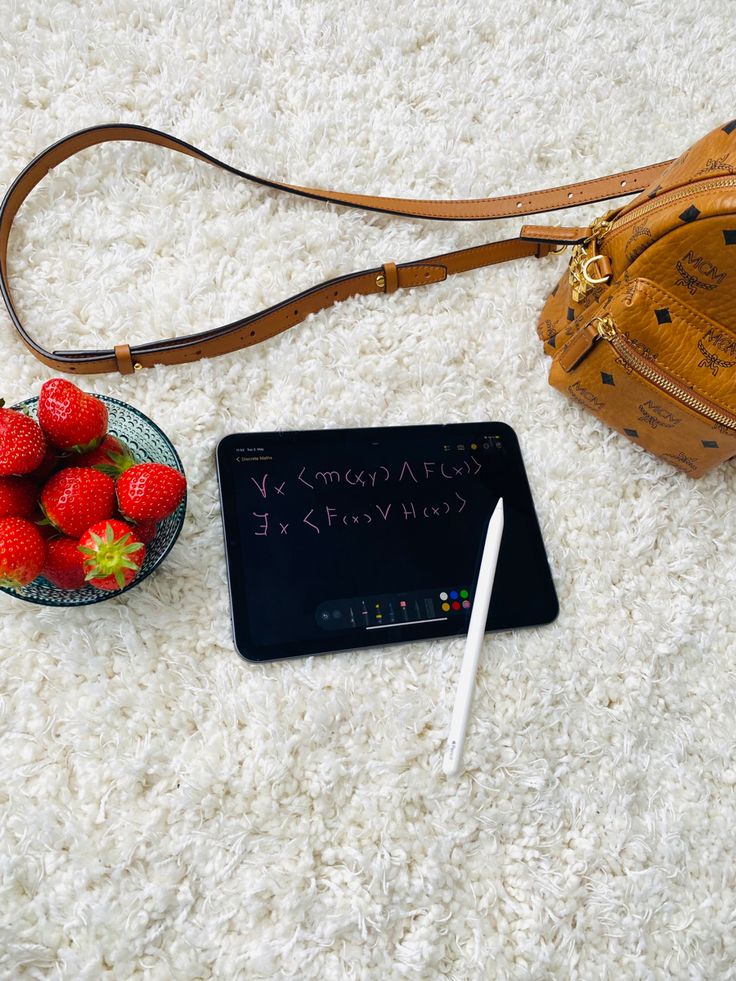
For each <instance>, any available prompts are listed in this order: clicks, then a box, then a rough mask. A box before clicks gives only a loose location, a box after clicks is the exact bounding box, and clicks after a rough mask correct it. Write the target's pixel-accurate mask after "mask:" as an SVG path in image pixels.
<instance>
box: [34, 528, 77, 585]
mask: <svg viewBox="0 0 736 981" xmlns="http://www.w3.org/2000/svg"><path fill="white" fill-rule="evenodd" d="M41 575H42V576H43V577H44V578H45V579H48V581H49V582H50V583H51V584H52V585H54V586H58V587H59V588H60V589H80V588H81V587H82V586H84V566H83V556H82V553H81V552H80V551H79V542H78V541H77V539H76V538H52V539H51V540H50V541H48V542H47V543H46V561H45V562H44V564H43V569H42V570H41Z"/></svg>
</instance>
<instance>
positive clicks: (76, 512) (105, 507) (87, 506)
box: [41, 467, 115, 538]
mask: <svg viewBox="0 0 736 981" xmlns="http://www.w3.org/2000/svg"><path fill="white" fill-rule="evenodd" d="M41 507H42V509H43V513H44V514H45V515H46V518H47V519H48V520H49V521H50V522H51V524H52V525H53V526H54V528H56V529H57V530H58V531H60V532H61V533H62V534H63V535H69V536H70V537H71V538H78V537H79V536H80V535H81V534H83V533H84V532H85V531H86V530H87V529H88V528H90V527H91V526H92V525H93V524H96V522H98V521H102V520H103V519H104V518H109V517H110V516H111V515H112V513H113V510H114V508H115V481H114V480H113V479H112V477H108V475H107V474H105V473H100V471H99V470H93V469H92V468H91V467H65V468H64V470H60V471H59V472H58V473H55V474H54V476H53V477H52V478H51V480H49V482H48V483H47V484H46V485H45V486H44V488H43V490H42V491H41Z"/></svg>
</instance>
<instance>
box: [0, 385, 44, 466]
mask: <svg viewBox="0 0 736 981" xmlns="http://www.w3.org/2000/svg"><path fill="white" fill-rule="evenodd" d="M3 405H4V402H3V400H2V399H0V476H3V477H6V476H8V475H9V474H25V473H30V472H31V470H35V469H36V467H37V466H39V465H40V463H41V461H42V460H43V457H44V454H45V452H46V440H45V439H44V435H43V433H42V432H41V428H40V426H39V425H38V423H37V422H36V420H35V419H31V417H30V416H27V415H26V414H25V412H19V411H18V410H17V409H4V408H3Z"/></svg>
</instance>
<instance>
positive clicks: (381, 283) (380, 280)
mask: <svg viewBox="0 0 736 981" xmlns="http://www.w3.org/2000/svg"><path fill="white" fill-rule="evenodd" d="M385 285H386V277H385V276H384V275H383V273H379V274H378V275H377V276H376V286H378V287H379V288H380V289H383V288H384V287H385Z"/></svg>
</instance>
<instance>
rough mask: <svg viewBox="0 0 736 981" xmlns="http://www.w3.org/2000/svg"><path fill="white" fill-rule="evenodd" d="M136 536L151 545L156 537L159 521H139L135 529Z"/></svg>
mask: <svg viewBox="0 0 736 981" xmlns="http://www.w3.org/2000/svg"><path fill="white" fill-rule="evenodd" d="M133 530H134V531H135V534H136V538H139V539H140V540H141V541H142V542H143V544H144V545H150V544H151V542H152V541H153V539H154V538H155V537H156V533H157V531H158V522H157V521H139V522H138V523H137V524H136V525H135V527H134V529H133Z"/></svg>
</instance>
